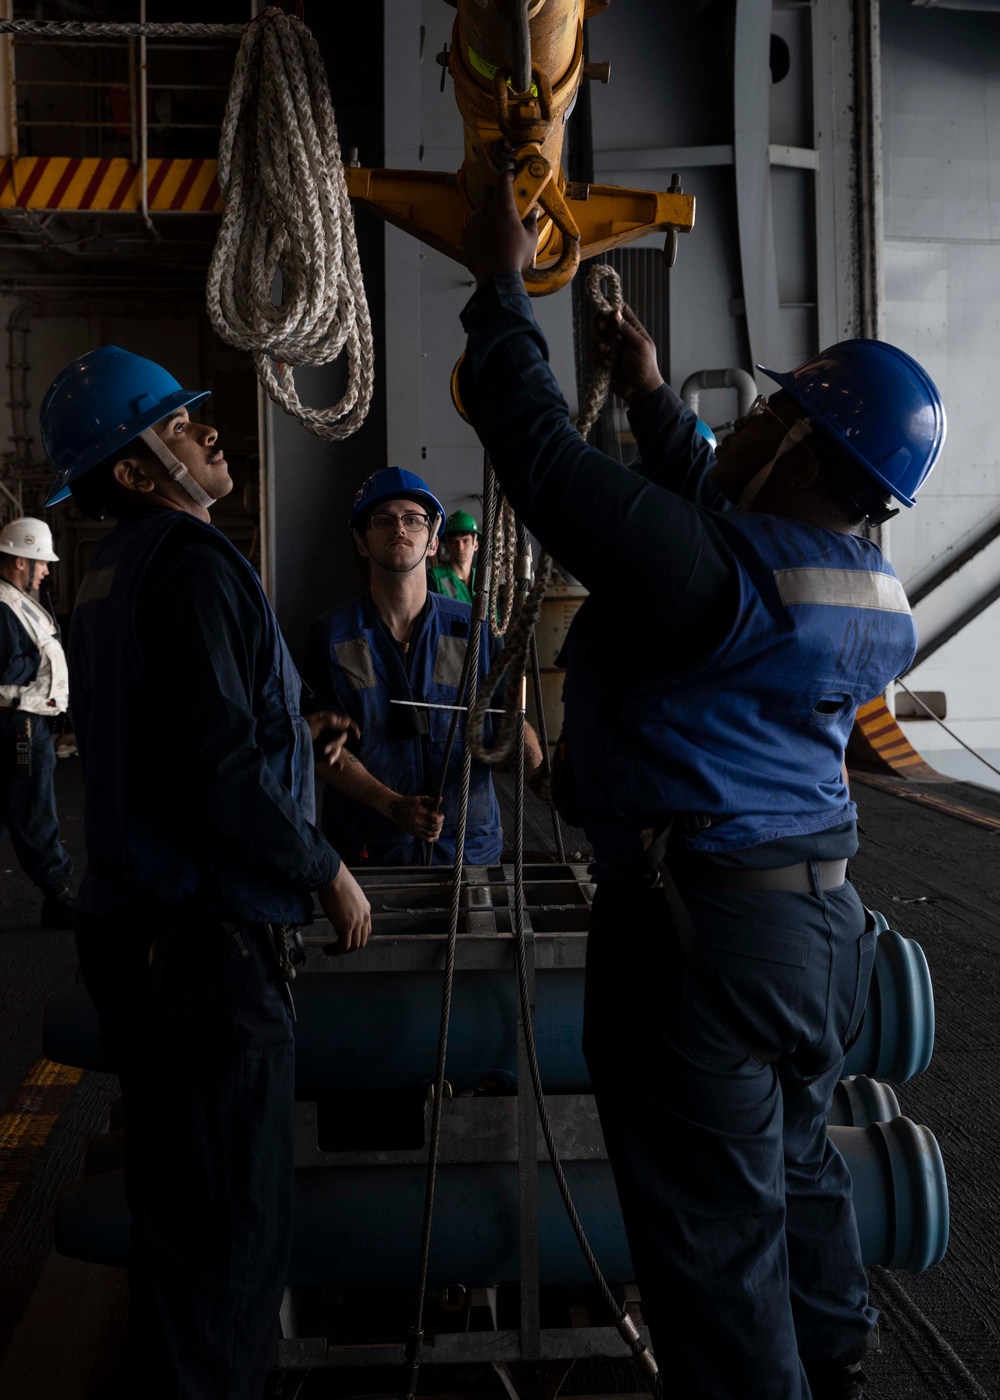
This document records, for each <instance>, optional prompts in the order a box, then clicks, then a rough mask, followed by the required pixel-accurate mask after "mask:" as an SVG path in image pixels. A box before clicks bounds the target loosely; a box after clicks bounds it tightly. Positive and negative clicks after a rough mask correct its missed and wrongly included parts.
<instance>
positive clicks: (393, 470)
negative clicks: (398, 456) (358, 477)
mask: <svg viewBox="0 0 1000 1400" xmlns="http://www.w3.org/2000/svg"><path fill="white" fill-rule="evenodd" d="M403 498H405V499H406V500H408V501H421V502H422V503H423V504H424V505H425V506H426V507H427V514H428V515H430V516H434V515H436V516H437V518H438V523H437V533H438V534H439V535H440V533H441V531H442V530H443V529H444V507H443V506H442V505H441V502H440V501H439V500H438V498H437V496H435V495H434V492H433V491H432V490H431V489H430V487H429V486H428V485H427V482H426V481H424V479H423V478H422V477H419V476H417V474H416V472H408V471H407V470H406V468H405V467H382V468H381V469H380V470H379V471H377V472H372V474H371V476H369V477H366V478H365V480H364V481H363V482H362V483H361V485H360V487H359V488H358V494H357V495H356V496H355V497H354V505H353V506H352V507H351V519H350V522H349V523H350V528H351V529H352V530H356V529H357V528H358V523H359V521H360V520H361V518H362V516H366V515H369V514H370V513H371V510H372V507H373V506H377V505H378V503H379V501H392V500H399V499H403Z"/></svg>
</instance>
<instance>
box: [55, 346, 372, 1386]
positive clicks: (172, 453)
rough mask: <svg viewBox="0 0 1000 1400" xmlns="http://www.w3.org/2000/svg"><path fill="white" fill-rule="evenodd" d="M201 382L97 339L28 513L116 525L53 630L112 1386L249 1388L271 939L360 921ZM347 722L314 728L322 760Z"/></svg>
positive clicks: (269, 1240)
mask: <svg viewBox="0 0 1000 1400" xmlns="http://www.w3.org/2000/svg"><path fill="white" fill-rule="evenodd" d="M207 397H208V394H207V391H204V390H202V391H194V390H189V389H184V388H182V386H181V385H180V383H179V382H178V381H177V380H176V379H175V378H174V377H173V375H172V374H170V373H169V372H168V371H167V370H165V369H164V368H163V367H162V366H161V365H158V364H156V363H155V362H154V361H152V360H149V359H146V358H144V357H143V356H140V355H135V354H132V353H131V352H129V351H127V350H122V349H120V348H118V347H116V346H102V347H101V348H100V349H98V350H94V351H91V352H90V353H89V354H87V355H84V356H82V357H81V358H80V359H78V360H76V361H74V362H73V364H71V365H69V366H67V368H66V369H65V370H63V371H62V373H61V374H59V375H58V376H57V377H56V379H55V380H54V381H53V383H52V385H51V387H50V388H49V390H48V392H47V394H46V395H45V398H44V401H43V403H42V409H41V429H42V441H43V443H44V446H45V451H46V454H47V456H48V458H49V461H50V463H51V464H52V466H53V468H54V469H55V472H56V480H55V484H54V486H53V490H52V493H51V495H50V497H49V503H50V504H51V503H54V502H57V501H61V500H64V499H65V498H66V497H67V496H70V495H72V496H73V498H74V500H75V502H76V503H77V505H78V506H80V508H81V509H83V510H84V511H85V512H87V513H88V514H91V515H95V516H102V515H106V514H107V515H112V516H114V517H115V518H116V520H117V524H116V527H115V529H114V530H113V531H111V533H110V534H108V535H105V536H104V537H103V538H102V539H100V540H99V541H98V542H97V544H96V546H95V547H94V551H93V554H92V556H91V559H90V563H89V566H88V568H87V572H86V573H85V574H84V577H83V583H82V586H81V588H80V592H79V594H78V597H77V600H76V607H75V610H74V613H73V619H72V625H71V635H70V656H69V671H70V706H71V710H72V715H73V722H74V729H75V733H76V737H77V743H78V745H79V750H80V756H81V759H82V763H83V770H84V777H85V790H84V837H85V841H86V845H87V855H88V862H87V874H86V876H85V877H84V880H83V882H82V884H81V887H80V891H79V894H78V896H77V943H78V948H79V953H80V964H81V968H82V971H83V975H84V979H85V981H86V983H87V986H88V989H89V990H90V992H91V995H92V997H93V999H94V1001H95V1003H96V1005H97V1007H98V1010H99V1012H100V1015H101V1026H102V1037H103V1044H104V1046H105V1048H106V1050H107V1052H108V1053H109V1055H110V1056H111V1057H112V1058H113V1059H114V1061H115V1064H116V1067H117V1069H118V1072H119V1075H120V1078H121V1086H122V1097H123V1100H124V1105H125V1112H126V1117H127V1120H128V1137H129V1149H128V1154H127V1159H126V1184H127V1191H128V1197H129V1205H130V1208H131V1236H130V1253H129V1310H130V1312H129V1330H128V1344H127V1349H126V1351H125V1353H123V1355H122V1357H121V1358H120V1366H121V1387H120V1388H121V1390H122V1393H123V1394H124V1393H125V1391H126V1389H127V1388H128V1387H129V1386H131V1385H134V1382H135V1377H136V1376H137V1375H140V1374H141V1376H142V1393H143V1395H144V1396H148V1397H150V1400H168V1398H169V1400H175V1397H176V1396H179V1395H194V1394H198V1395H208V1394H213V1395H222V1394H226V1395H233V1396H236V1395H240V1396H245V1397H247V1400H250V1397H254V1396H258V1395H259V1394H260V1393H261V1390H262V1389H263V1385H264V1381H265V1376H266V1372H267V1368H268V1365H269V1361H270V1354H271V1346H272V1340H273V1336H274V1330H275V1325H276V1322H277V1316H278V1310H279V1307H280V1304H281V1299H282V1293H283V1288H284V1281H285V1274H286V1271H287V1265H288V1259H289V1251H290V1242H291V1233H292V1186H293V1142H292V1137H293V1133H292V1103H293V1097H294V1048H293V1041H292V1031H291V1019H290V1014H289V1008H288V1004H287V1003H288V992H287V975H288V972H289V965H288V964H289V952H288V936H289V931H290V930H294V928H295V926H297V925H301V924H308V923H309V922H311V919H312V910H313V894H314V892H316V893H318V895H319V899H320V903H321V905H322V908H323V911H324V913H325V914H326V916H327V917H328V918H329V919H330V921H331V923H332V924H333V926H334V928H335V930H336V931H337V933H338V935H339V940H340V947H341V949H342V950H343V951H351V950H352V949H354V948H358V947H361V946H362V945H363V944H364V942H365V941H366V939H367V936H368V931H369V928H370V910H369V906H368V901H367V900H366V899H365V897H364V895H363V893H362V892H361V890H360V888H359V887H358V885H357V882H356V881H355V880H354V877H353V876H352V875H351V873H350V871H349V870H348V868H347V866H346V865H343V864H342V863H341V861H340V859H339V856H338V854H337V852H336V851H335V850H334V849H333V848H332V847H331V846H330V844H329V843H328V842H327V841H326V839H325V838H324V837H323V835H322V834H321V833H320V831H319V830H318V829H317V827H316V825H315V824H314V821H313V811H312V807H313V763H314V759H313V743H312V735H311V733H310V724H307V723H306V721H305V720H303V718H302V716H301V714H300V713H299V691H300V683H299V678H298V675H297V674H296V671H295V667H294V666H293V664H292V661H291V658H290V656H289V654H288V651H287V649H286V647H285V644H284V642H283V640H282V637H281V633H280V631H279V629H278V625H277V622H276V620H275V617H274V614H273V612H272V611H271V608H270V605H269V603H268V601H267V599H266V597H265V595H264V591H263V589H262V587H261V583H260V580H259V578H258V577H257V574H256V573H255V571H254V570H253V569H252V568H251V566H250V565H249V564H248V562H247V561H246V559H244V557H243V556H242V554H240V552H239V550H237V549H236V547H235V546H234V545H233V544H232V543H231V542H230V541H229V540H228V539H227V538H226V537H225V536H224V535H222V534H221V533H220V532H219V531H218V530H216V529H215V528H214V527H213V526H212V525H211V523H210V520H209V509H210V507H211V506H212V505H213V504H214V503H215V502H216V501H217V500H220V499H221V498H222V497H224V496H225V495H226V494H227V493H228V492H229V491H231V490H232V484H233V483H232V478H231V477H230V474H229V469H228V464H227V462H226V458H225V455H224V453H223V451H222V449H221V447H220V444H219V441H218V436H217V433H216V431H215V429H214V428H213V427H210V426H209V425H208V424H205V423H202V422H199V421H195V420H193V419H192V418H191V416H190V410H192V409H194V408H196V407H197V406H198V405H199V404H200V403H201V402H202V401H203V400H204V399H206V398H207ZM325 723H326V721H324V720H320V721H319V722H317V724H316V729H318V728H320V727H321V726H322V725H324V724H325ZM345 725H346V721H345V722H344V725H341V726H340V727H339V729H338V730H337V732H336V733H335V734H333V735H332V736H331V735H327V736H326V737H324V738H322V739H321V740H320V744H321V749H322V752H323V753H325V755H326V757H327V758H333V757H335V756H336V754H337V752H339V748H340V746H341V744H342V742H343V736H344V733H346V728H345ZM314 732H315V731H314Z"/></svg>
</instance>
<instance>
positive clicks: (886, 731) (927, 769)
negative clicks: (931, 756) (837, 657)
mask: <svg viewBox="0 0 1000 1400" xmlns="http://www.w3.org/2000/svg"><path fill="white" fill-rule="evenodd" d="M847 758H848V763H849V765H850V766H851V767H854V766H855V765H857V766H858V767H872V766H873V767H874V768H875V769H876V771H877V770H878V769H882V770H883V771H885V770H888V771H889V772H892V773H896V774H898V775H899V776H900V777H906V778H918V779H919V778H925V779H926V778H940V777H941V774H940V773H938V772H937V770H936V769H934V768H932V767H931V765H930V764H929V763H928V762H927V761H926V759H923V758H921V757H920V755H919V754H918V753H917V751H916V749H915V748H914V747H913V745H912V744H911V743H910V741H909V739H907V737H906V735H905V734H904V733H903V731H902V730H901V729H900V727H899V725H898V724H897V723H896V719H895V717H894V716H893V715H892V714H890V713H889V708H888V706H887V705H886V703H885V701H884V700H883V699H882V697H881V695H880V696H878V697H877V698H876V699H874V700H869V701H868V703H867V705H861V706H859V708H858V713H857V717H856V718H855V721H854V731H853V733H852V735H851V744H850V747H849V749H848V755H847ZM866 759H867V760H868V762H867V763H866V761H865V760H866Z"/></svg>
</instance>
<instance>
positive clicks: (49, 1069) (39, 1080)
mask: <svg viewBox="0 0 1000 1400" xmlns="http://www.w3.org/2000/svg"><path fill="white" fill-rule="evenodd" d="M82 1078H83V1070H82V1069H76V1068H75V1066H73V1065H57V1064H56V1063H55V1061H54V1060H39V1061H38V1063H37V1064H36V1065H35V1067H34V1068H33V1069H31V1070H30V1071H29V1072H28V1076H27V1078H26V1079H25V1081H24V1082H25V1084H44V1085H48V1084H79V1082H80V1080H81V1079H82Z"/></svg>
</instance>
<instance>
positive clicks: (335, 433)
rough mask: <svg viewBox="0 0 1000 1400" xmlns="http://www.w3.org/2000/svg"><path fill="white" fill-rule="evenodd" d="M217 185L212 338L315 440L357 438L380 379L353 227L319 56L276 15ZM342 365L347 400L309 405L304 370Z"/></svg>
mask: <svg viewBox="0 0 1000 1400" xmlns="http://www.w3.org/2000/svg"><path fill="white" fill-rule="evenodd" d="M218 179H219V189H220V192H221V194H222V198H223V200H224V203H225V210H224V213H223V216H222V224H221V226H220V229H219V234H218V238H217V239H216V244H215V248H214V249H213V252H212V258H211V262H210V263H209V269H208V280H207V285H206V302H207V308H208V315H209V319H210V320H211V322H212V325H213V327H214V328H215V330H216V332H217V334H218V335H219V337H220V338H221V339H222V340H223V341H225V343H226V344H227V345H232V346H234V347H235V348H236V349H238V350H246V351H248V352H249V353H250V354H251V355H252V356H253V360H254V365H255V367H256V370H257V375H258V378H259V379H260V382H261V383H262V384H263V386H264V388H265V389H266V390H267V392H268V394H269V395H270V397H271V399H272V400H273V401H274V402H275V403H277V404H279V405H280V406H281V407H282V408H283V409H284V410H285V411H286V412H287V413H289V414H290V415H291V416H292V417H293V418H295V419H296V421H297V422H299V423H300V424H301V425H302V426H303V427H304V428H306V429H307V430H308V431H309V432H311V433H313V434H314V435H315V436H316V437H321V438H325V439H327V440H329V441H340V440H342V439H344V438H346V437H349V436H350V435H351V434H352V433H354V432H356V431H357V429H358V428H359V427H360V426H361V424H362V423H363V422H364V420H365V417H366V415H367V413H368V408H369V405H370V403H371V397H372V391H373V386H374V369H375V365H374V361H375V354H374V340H373V335H372V324H371V316H370V313H369V310H368V303H367V299H366V297H365V289H364V282H363V279H362V275H361V262H360V258H359V256H358V246H357V238H356V235H355V230H354V216H353V212H352V209H351V203H350V198H349V196H348V193H347V182H346V180H345V177H344V167H343V161H342V159H341V154H340V144H339V140H338V136H337V125H336V121H335V119H334V112H333V106H332V104H331V101H330V90H329V86H328V84H327V80H326V71H325V68H324V66H323V58H322V55H321V54H320V51H319V46H318V45H317V43H316V41H315V39H314V38H313V36H312V34H311V33H310V31H309V30H308V29H307V28H306V26H305V25H304V24H302V23H301V22H300V21H299V20H297V19H293V18H292V17H290V16H288V15H285V14H283V13H282V12H281V11H280V10H279V9H277V8H275V7H273V6H272V7H271V8H269V9H267V10H265V11H264V13H263V15H261V16H259V17H258V19H257V20H256V21H255V22H254V23H252V24H250V25H249V26H248V27H247V29H246V32H245V34H244V37H243V42H242V43H241V45H240V50H239V53H238V55H237V58H236V66H235V70H234V73H233V80H232V84H231V87H230V90H229V98H228V101H227V103H226V112H225V116H224V118H223V123H222V135H221V139H220V143H219V168H218ZM279 279H280V280H279ZM279 286H280V291H278V290H276V289H277V288H278V287H279ZM342 353H346V357H347V383H346V386H345V388H344V391H343V394H342V396H341V398H340V399H339V401H338V402H337V403H334V404H331V405H329V406H328V407H325V408H314V407H310V406H307V405H305V404H303V403H302V401H301V399H300V397H299V394H298V391H297V388H296V384H295V369H296V368H297V367H299V366H307V365H308V366H315V365H326V364H330V363H331V362H332V361H333V360H336V359H337V358H339V356H340V355H341V354H342Z"/></svg>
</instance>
